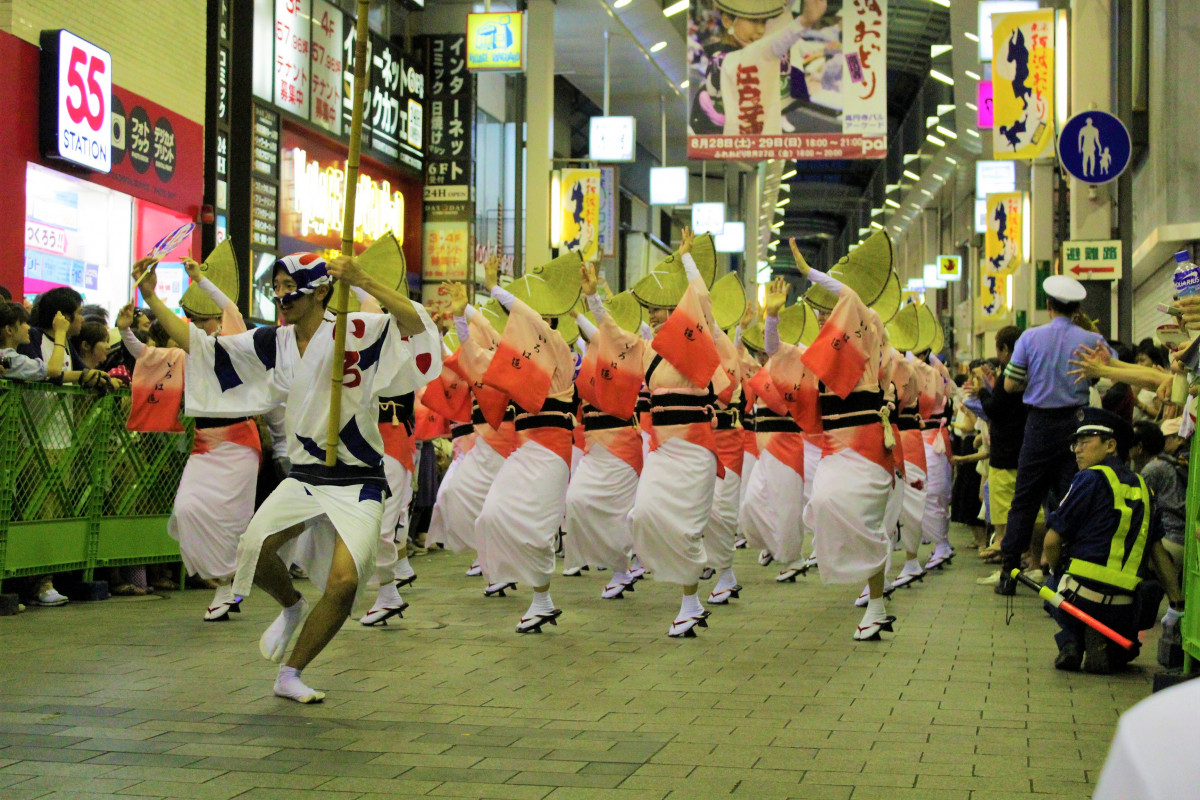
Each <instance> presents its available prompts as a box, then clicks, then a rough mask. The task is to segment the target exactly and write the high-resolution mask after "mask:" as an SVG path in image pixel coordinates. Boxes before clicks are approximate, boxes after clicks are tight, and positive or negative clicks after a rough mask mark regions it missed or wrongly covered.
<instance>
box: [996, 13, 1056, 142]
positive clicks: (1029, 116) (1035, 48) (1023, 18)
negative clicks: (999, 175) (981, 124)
mask: <svg viewBox="0 0 1200 800" xmlns="http://www.w3.org/2000/svg"><path fill="white" fill-rule="evenodd" d="M992 32H993V33H992V36H993V39H992V41H993V47H994V50H993V55H992V116H993V120H992V124H993V128H992V153H993V157H994V158H1041V157H1042V156H1053V155H1054V9H1052V8H1045V9H1040V10H1038V11H1026V12H1021V13H1017V14H1003V15H1001V14H996V15H994V16H993V17H992Z"/></svg>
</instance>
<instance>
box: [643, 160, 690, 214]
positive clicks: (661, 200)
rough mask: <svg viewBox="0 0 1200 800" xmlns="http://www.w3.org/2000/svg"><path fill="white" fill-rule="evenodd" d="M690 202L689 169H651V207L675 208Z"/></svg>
mask: <svg viewBox="0 0 1200 800" xmlns="http://www.w3.org/2000/svg"><path fill="white" fill-rule="evenodd" d="M687 201H688V168H687V167H651V168H650V205H652V206H674V205H683V204H684V203H686V202H687Z"/></svg>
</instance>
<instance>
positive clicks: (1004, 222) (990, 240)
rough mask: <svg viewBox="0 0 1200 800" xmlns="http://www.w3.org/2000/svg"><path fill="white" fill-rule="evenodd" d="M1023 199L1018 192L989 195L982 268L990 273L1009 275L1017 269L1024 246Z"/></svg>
mask: <svg viewBox="0 0 1200 800" xmlns="http://www.w3.org/2000/svg"><path fill="white" fill-rule="evenodd" d="M1024 199H1025V197H1024V195H1023V194H1022V193H1021V192H1000V193H999V194H989V195H988V196H987V199H986V200H985V201H984V202H985V203H986V205H987V232H986V233H985V234H984V238H983V250H984V261H983V265H982V266H983V268H984V269H985V270H990V271H991V272H997V273H1001V274H1005V275H1008V274H1011V273H1013V272H1016V271H1017V269H1018V268H1020V266H1021V263H1022V258H1023V256H1022V253H1023V252H1024V242H1023V241H1022V237H1021V232H1022V230H1023V223H1024V220H1022V219H1021V214H1022V207H1023V205H1024Z"/></svg>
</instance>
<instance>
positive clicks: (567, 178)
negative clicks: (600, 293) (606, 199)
mask: <svg viewBox="0 0 1200 800" xmlns="http://www.w3.org/2000/svg"><path fill="white" fill-rule="evenodd" d="M560 185H561V187H562V189H561V193H560V197H561V199H560V201H559V202H560V204H561V206H562V231H561V232H560V233H561V235H560V237H559V241H560V242H561V243H562V247H563V248H564V249H566V250H578V251H579V253H580V255H582V256H583V260H584V261H591V260H592V259H594V258H595V257H596V254H597V252H598V250H599V246H600V239H599V231H600V170H598V169H564V170H563V171H562V180H561V182H560Z"/></svg>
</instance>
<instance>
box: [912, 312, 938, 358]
mask: <svg viewBox="0 0 1200 800" xmlns="http://www.w3.org/2000/svg"><path fill="white" fill-rule="evenodd" d="M937 329H938V322H937V317H935V316H934V314H933V309H931V308H930V307H929V306H928V305H927V304H925V303H922V304H921V305H920V307H919V308H918V309H917V331H918V332H917V344H916V346H914V347H913V352H914V353H920V352H922V351H924V350H928V349H930V348H931V347H932V346H933V342H934V339H935V338H936V337H937Z"/></svg>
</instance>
